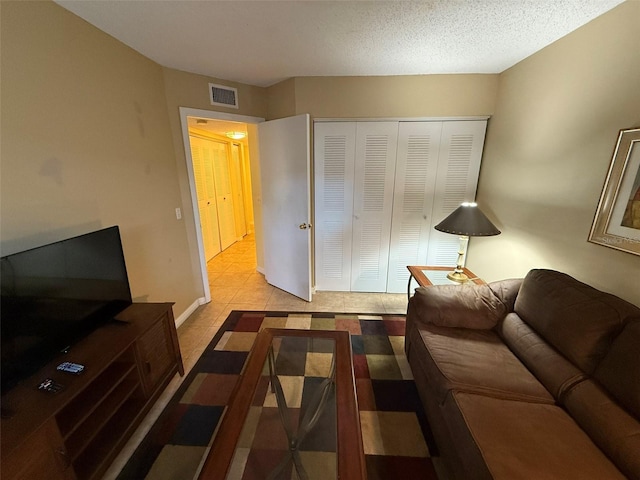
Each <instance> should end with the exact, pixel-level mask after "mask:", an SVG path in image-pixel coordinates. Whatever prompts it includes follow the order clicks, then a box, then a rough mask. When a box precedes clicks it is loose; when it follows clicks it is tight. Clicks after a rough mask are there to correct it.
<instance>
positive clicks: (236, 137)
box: [227, 132, 247, 140]
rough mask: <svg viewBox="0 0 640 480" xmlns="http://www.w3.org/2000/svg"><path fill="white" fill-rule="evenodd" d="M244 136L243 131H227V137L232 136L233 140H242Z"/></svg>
mask: <svg viewBox="0 0 640 480" xmlns="http://www.w3.org/2000/svg"><path fill="white" fill-rule="evenodd" d="M246 136H247V134H246V133H244V132H227V137H229V138H233V139H234V140H242V139H243V138H244V137H246Z"/></svg>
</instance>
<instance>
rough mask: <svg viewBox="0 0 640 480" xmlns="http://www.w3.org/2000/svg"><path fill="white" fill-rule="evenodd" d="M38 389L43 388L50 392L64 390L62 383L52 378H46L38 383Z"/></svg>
mask: <svg viewBox="0 0 640 480" xmlns="http://www.w3.org/2000/svg"><path fill="white" fill-rule="evenodd" d="M38 390H43V391H45V392H49V393H58V392H59V391H60V390H62V385H60V384H59V383H56V382H54V381H53V380H52V379H50V378H45V379H44V380H43V382H42V383H41V384H40V385H38Z"/></svg>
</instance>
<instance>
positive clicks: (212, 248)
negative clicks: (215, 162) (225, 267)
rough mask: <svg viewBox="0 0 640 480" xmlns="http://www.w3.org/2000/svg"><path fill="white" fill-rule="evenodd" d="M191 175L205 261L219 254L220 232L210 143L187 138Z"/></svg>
mask: <svg viewBox="0 0 640 480" xmlns="http://www.w3.org/2000/svg"><path fill="white" fill-rule="evenodd" d="M189 142H190V145H191V158H192V160H193V173H194V179H195V184H196V195H197V197H198V213H199V215H200V229H201V231H202V240H203V243H204V253H205V258H206V260H207V261H209V260H211V259H212V258H213V257H214V256H216V255H217V254H218V253H220V250H221V248H220V232H219V231H218V213H217V211H216V191H215V186H214V180H213V174H212V168H211V162H212V159H211V146H210V145H209V143H210V142H207V141H206V140H203V139H201V138H199V137H194V136H189Z"/></svg>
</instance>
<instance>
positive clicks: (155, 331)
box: [136, 316, 174, 396]
mask: <svg viewBox="0 0 640 480" xmlns="http://www.w3.org/2000/svg"><path fill="white" fill-rule="evenodd" d="M169 321H170V319H169V317H168V316H165V317H164V318H163V319H162V321H159V322H157V323H155V324H154V325H153V326H152V327H151V328H150V329H149V330H148V331H147V332H146V333H145V334H144V335H142V336H141V337H140V338H139V339H138V340H137V342H136V345H137V348H138V354H139V356H140V362H141V367H142V378H143V381H144V387H145V393H146V394H147V396H149V395H151V393H152V392H153V391H154V389H155V386H156V385H157V384H158V382H159V381H160V380H162V378H163V377H164V375H165V374H166V373H167V370H168V369H169V368H171V366H172V365H173V363H174V359H173V349H172V345H171V341H172V340H171V332H170V331H169V328H170V326H169V323H168V322H169Z"/></svg>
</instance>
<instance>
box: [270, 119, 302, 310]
mask: <svg viewBox="0 0 640 480" xmlns="http://www.w3.org/2000/svg"><path fill="white" fill-rule="evenodd" d="M309 125H310V124H309V115H307V114H303V115H298V116H295V117H289V118H282V119H279V120H272V121H269V122H264V123H261V124H259V125H258V141H259V151H260V177H261V184H262V218H263V239H264V252H265V257H264V270H265V277H266V279H267V282H269V283H270V284H271V285H274V286H275V287H278V288H280V289H282V290H284V291H286V292H289V293H291V294H293V295H295V296H297V297H300V298H302V299H304V300H307V301H311V230H310V228H309V226H308V225H309V223H310V219H311V201H310V191H311V177H310V164H311V155H310V138H309V137H310V129H309Z"/></svg>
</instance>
